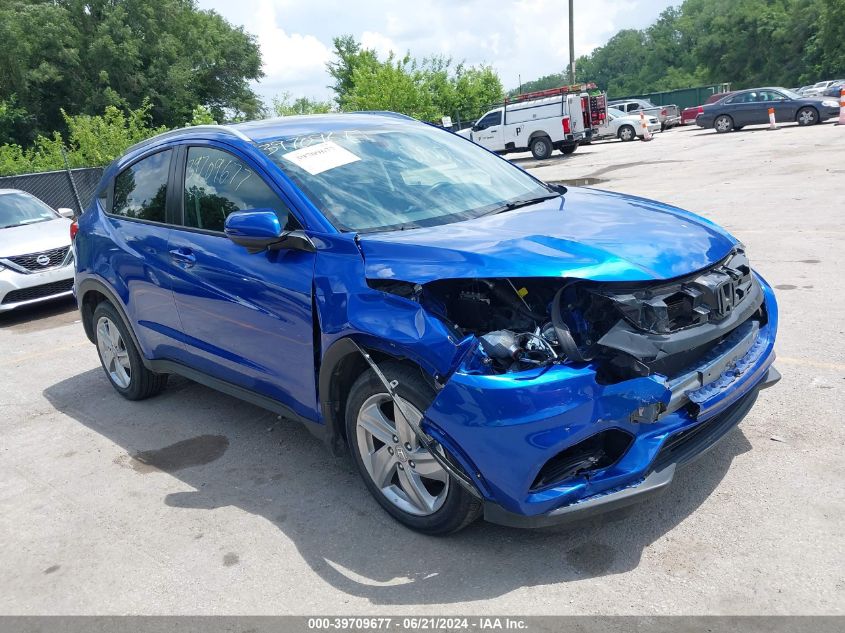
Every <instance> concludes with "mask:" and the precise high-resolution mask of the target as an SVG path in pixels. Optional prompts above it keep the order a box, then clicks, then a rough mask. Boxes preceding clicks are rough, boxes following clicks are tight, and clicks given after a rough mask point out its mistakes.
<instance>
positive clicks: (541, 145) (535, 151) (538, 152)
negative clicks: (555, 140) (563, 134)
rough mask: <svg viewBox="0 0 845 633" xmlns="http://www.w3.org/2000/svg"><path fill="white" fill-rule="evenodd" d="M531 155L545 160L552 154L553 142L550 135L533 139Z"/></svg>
mask: <svg viewBox="0 0 845 633" xmlns="http://www.w3.org/2000/svg"><path fill="white" fill-rule="evenodd" d="M530 149H531V155H532V156H533V157H534V158H536V159H537V160H543V159H544V158H548V157H549V156H551V155H552V149H553V148H552V142H551V141H550V140H549V139H548V137H545V136H540V137H537V138H535V139H534V140H533V141H531V147H530Z"/></svg>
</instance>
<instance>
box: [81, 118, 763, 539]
mask: <svg viewBox="0 0 845 633" xmlns="http://www.w3.org/2000/svg"><path fill="white" fill-rule="evenodd" d="M74 249H75V251H76V255H77V262H76V266H77V269H76V295H77V299H78V302H79V306H80V312H81V321H82V326H83V327H84V328H85V333H86V334H87V336H88V338H89V339H90V340H91V342H92V343H94V344H96V347H97V351H98V353H99V356H100V360H101V361H102V364H103V368H104V371H105V375H106V377H107V379H108V380H109V382H110V383H111V385H112V386H113V387H114V389H115V390H116V391H117V392H118V393H119V394H120V395H121V396H123V397H125V398H127V399H129V400H140V399H142V398H146V397H148V396H152V395H154V394H156V393H158V392H160V391H161V390H162V389H163V388H164V387H165V384H166V382H167V377H168V374H180V375H183V376H187V377H188V378H191V379H193V380H196V381H198V382H201V383H203V384H205V385H209V386H211V387H214V388H216V389H220V390H222V391H224V392H226V393H228V394H231V395H233V396H236V397H239V398H243V399H244V400H247V401H249V402H252V403H255V404H257V405H260V406H262V407H265V408H267V409H269V410H271V411H275V412H277V413H278V414H280V415H283V416H285V417H287V418H290V419H293V420H300V421H302V422H303V423H304V424H305V425H307V426H308V427H309V428H310V429H311V430H312V431H313V432H314V433H315V434H316V435H317V436H319V437H321V438H323V439H324V440H325V442H326V444H327V446H328V447H330V448H331V450H333V451H334V452H335V453H337V454H342V453H344V452H345V451H346V450H347V447H348V450H349V451H350V452H351V454H352V459H353V460H354V463H355V466H356V468H357V470H358V471H359V472H360V474H361V476H362V478H363V480H364V482H365V484H366V486H367V488H368V489H369V490H370V492H371V493H372V494H373V496H374V497H375V499H376V500H377V501H378V503H379V504H381V506H382V507H383V508H384V509H385V511H386V512H388V513H389V514H390V515H391V516H393V517H394V518H395V519H397V520H398V521H400V522H402V523H403V524H405V525H406V526H409V527H411V528H413V529H416V530H419V531H422V532H426V533H432V534H439V533H447V532H452V531H455V530H459V529H461V528H462V527H464V526H466V525H468V524H469V523H470V522H472V521H473V520H475V519H476V518H478V517H479V516H481V515H483V516H484V517H485V518H486V519H488V520H490V521H493V522H498V523H502V524H506V525H517V526H526V527H527V526H539V525H549V524H555V523H560V522H562V521H565V520H568V519H571V518H576V517H579V516H580V517H583V516H587V515H591V514H594V513H597V512H601V511H603V510H608V509H612V508H618V507H621V506H623V505H627V504H629V503H632V502H634V501H637V500H640V499H644V498H646V497H648V496H650V495H652V494H654V493H656V492H658V491H660V490H662V489H663V488H664V487H666V486H667V485H668V484H669V483H670V482H671V481H672V478H673V475H674V473H675V471H676V469H677V468H679V467H681V466H682V465H683V464H685V463H687V462H688V461H691V460H692V459H693V458H694V457H696V456H697V455H699V454H700V453H702V452H703V451H705V450H707V449H708V448H709V447H710V446H712V445H713V444H714V443H715V442H716V441H717V440H719V439H720V438H721V437H722V436H723V435H724V434H725V433H727V432H728V431H729V430H730V429H731V428H732V427H734V426H735V425H736V424H737V423H738V422H739V421H740V419H741V418H742V417H743V416H744V415H745V414H746V413H747V412H748V410H749V409H750V408H751V407H752V405H753V404H754V401H755V399H756V398H757V393H758V391H759V390H760V389H762V388H764V387H766V386H769V385H771V384H773V383H774V382H775V381H776V380H777V378H778V374H777V371H776V370H775V369H774V368H773V366H772V362H773V360H774V351H773V346H774V342H775V333H776V330H777V323H778V312H777V306H776V302H775V296H774V294H773V291H772V289H771V288H770V287H769V285H768V284H767V283H766V282H765V281H764V280H763V279H762V277H760V276H759V275H758V274H757V273H755V272H754V271H753V270H752V268H751V267H750V264H749V262H748V259H747V257H746V254H745V249H744V247H743V246H742V245H741V244H740V243H739V242H738V241H737V240H736V239H735V238H734V237H732V236H731V235H729V234H728V233H727V232H726V231H725V230H724V229H721V228H719V227H718V226H716V225H715V224H713V223H712V222H710V221H709V220H705V219H702V218H700V217H697V216H695V215H693V214H692V213H688V212H686V211H682V210H681V209H678V208H675V207H672V206H669V205H666V204H662V203H659V202H653V201H649V200H646V199H643V198H639V197H628V196H625V195H622V194H619V193H612V192H604V191H597V190H591V189H580V188H571V189H569V190H567V189H566V188H565V187H562V186H553V185H547V184H544V183H543V182H541V181H539V180H537V179H536V178H534V177H532V176H531V175H529V174H527V173H526V172H524V171H523V170H521V169H519V168H518V167H516V166H514V165H512V164H511V163H509V162H508V161H506V160H505V159H504V158H502V157H499V156H497V155H495V154H493V153H491V152H489V151H487V150H485V149H483V148H481V147H479V146H478V145H476V144H474V143H472V142H470V141H468V140H467V139H464V138H462V137H460V136H458V135H456V134H453V133H451V132H449V131H446V130H443V129H441V128H437V127H434V126H429V125H425V124H423V123H420V122H417V121H415V120H413V119H410V118H408V117H404V116H401V115H393V114H385V113H381V114H379V113H358V114H334V115H317V116H306V117H285V118H283V119H276V120H269V121H268V120H264V121H256V122H252V123H243V124H238V125H233V126H198V127H191V128H187V129H183V130H176V131H171V132H167V133H165V134H162V135H160V136H157V137H154V138H152V139H150V140H148V141H145V142H143V143H140V144H138V145H135V146H134V147H132V148H130V149H129V150H128V151H127V152H126V154H125V155H124V156H122V157H121V158H119V159H117V160H116V161H115V162H114V163H112V165H110V166H109V167H108V168H107V169H106V170H105V173H104V175H103V179H102V181H101V183H100V185H99V187H98V189H97V192H96V195H95V197H94V201H93V202H92V203H91V205H90V206H89V207H88V209H87V210H86V211H85V213H84V214H83V215H82V216H81V217H80V218H79V219H78V234H77V235H76V238H75V243H74ZM288 485H290V486H295V482H291V481H289V482H288ZM327 485H336V484H332V482H327Z"/></svg>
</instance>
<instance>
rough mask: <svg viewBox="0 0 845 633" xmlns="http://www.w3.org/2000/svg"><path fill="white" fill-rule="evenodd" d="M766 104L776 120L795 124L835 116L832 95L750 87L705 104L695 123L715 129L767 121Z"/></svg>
mask: <svg viewBox="0 0 845 633" xmlns="http://www.w3.org/2000/svg"><path fill="white" fill-rule="evenodd" d="M769 108H774V110H775V119H776V120H777V121H780V122H781V123H783V122H787V121H789V122H792V121H795V122H797V123H798V125H815V124H816V123H818V122H820V121H824V120H826V119H830V118H833V117H837V116H839V102H838V101H835V100H833V99H829V98H823V97H802V96H801V95H799V94H797V93H794V92H792V91H791V90H787V89H786V88H752V89H750V90H740V91H738V92H735V93H733V94H732V95H730V96H728V97H725V98H724V99H722V100H721V101H718V102H716V103H713V104H710V105H705V106H704V111H703V112H702V113H701V114H699V115H698V116H697V117H696V119H695V123H696V125H698V126H699V127H703V128H710V127H712V128H714V129H715V130H716V131H717V132H719V133H723V132H730V131H731V130H741V129H742V128H744V127H745V126H746V125H761V124H764V123H768V122H769Z"/></svg>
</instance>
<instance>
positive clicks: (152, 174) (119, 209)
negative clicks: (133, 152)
mask: <svg viewBox="0 0 845 633" xmlns="http://www.w3.org/2000/svg"><path fill="white" fill-rule="evenodd" d="M172 154H173V152H172V150H169V149H168V150H164V151H163V152H158V153H156V154H153V155H152V156H147V157H146V158H143V159H141V160H139V161H138V162H137V163H133V164H132V165H130V166H129V167H127V168H126V169H124V170H123V171H122V172H120V173H119V174H118V175H117V177H116V178H115V179H114V196H113V202H112V208H111V212H112V213H113V214H114V215H120V216H123V217H126V218H133V219H136V220H147V221H150V222H165V218H166V215H165V208H166V206H167V205H166V202H167V177H168V174H169V172H170V158H171V155H172Z"/></svg>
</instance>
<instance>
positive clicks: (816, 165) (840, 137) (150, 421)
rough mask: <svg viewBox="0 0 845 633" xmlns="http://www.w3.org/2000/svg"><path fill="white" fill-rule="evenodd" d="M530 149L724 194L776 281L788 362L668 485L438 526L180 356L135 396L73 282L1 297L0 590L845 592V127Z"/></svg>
mask: <svg viewBox="0 0 845 633" xmlns="http://www.w3.org/2000/svg"><path fill="white" fill-rule="evenodd" d="M515 161H516V162H518V163H519V164H521V165H522V166H523V167H525V168H528V169H531V170H532V171H533V173H535V174H536V175H537V176H539V177H541V178H544V179H547V180H564V181H576V180H577V181H579V182H583V179H589V180H588V181H587V182H591V183H594V184H595V186H598V187H601V188H605V189H612V190H615V191H624V192H629V193H634V194H638V195H642V196H647V197H653V198H656V199H659V200H664V201H667V202H671V203H674V204H677V205H679V206H682V207H685V208H687V209H690V210H692V211H695V212H699V213H701V214H703V215H705V216H707V217H709V218H712V219H713V220H715V221H717V222H719V223H721V224H723V225H724V226H726V227H727V228H728V229H730V230H731V231H732V232H733V233H734V234H735V235H737V236H738V237H739V238H740V239H741V240H743V242H744V243H745V244H746V245H747V247H748V253H749V255H750V258H751V261H752V263H753V264H754V265H755V266H756V268H757V269H758V270H759V271H760V272H761V273H762V274H763V275H764V276H765V277H766V278H767V279H768V280H769V281H770V283H772V284H773V285H774V286H775V288H776V289H777V292H778V298H779V301H780V308H781V331H780V338H779V342H778V355H779V360H778V361H777V366H778V368H779V369H780V371H781V373H782V374H783V380H782V381H781V383H780V384H779V385H778V386H777V387H775V388H774V389H770V390H768V391H765V392H763V393H762V394H761V396H760V399H759V400H758V403H757V405H756V407H755V408H754V409H753V410H752V412H751V413H750V415H749V416H748V417H747V418H746V419H745V421H744V422H743V423H742V424H741V426H740V427H739V428H738V429H736V430H734V431H733V432H731V433H730V434H729V435H728V436H727V437H726V438H725V440H724V441H723V442H722V443H721V444H720V445H719V446H718V447H717V448H715V449H714V450H713V451H711V452H710V453H708V454H707V455H706V456H705V457H703V458H702V459H701V460H699V461H698V462H696V463H695V465H694V466H692V467H690V468H688V469H686V470H684V471H682V472H681V473H680V475H679V476H678V477H677V478H676V480H675V482H674V484H673V485H672V487H671V489H670V490H669V491H668V492H667V493H666V494H665V495H663V496H662V497H660V498H658V499H655V500H653V501H650V502H647V503H644V504H642V505H640V506H637V507H635V508H634V509H632V510H628V511H625V512H624V514H616V515H612V516H610V517H608V518H606V519H604V520H603V521H600V522H599V521H593V522H589V523H581V524H577V525H572V526H569V527H567V528H558V529H554V530H548V531H518V530H511V529H506V528H501V527H497V526H493V525H487V524H483V523H478V524H477V525H475V526H473V527H471V528H470V529H467V530H466V531H464V532H462V533H460V534H458V535H455V536H452V537H449V538H428V537H424V536H419V535H416V534H414V533H412V532H409V531H408V530H406V529H403V528H402V527H400V526H398V525H397V524H395V523H394V522H393V521H392V520H390V519H389V518H388V517H387V516H386V515H385V514H384V513H383V512H382V511H381V510H380V508H379V507H378V506H377V504H376V503H375V501H373V500H372V499H371V498H370V496H369V494H368V493H367V491H366V490H365V488H364V486H363V484H362V483H361V482H360V481H359V480H358V476H357V474H356V473H355V472H354V471H353V469H352V465H351V463H350V462H349V461H348V460H345V459H337V458H333V457H330V456H329V455H328V454H327V453H326V451H325V450H324V448H323V447H322V445H321V444H320V443H319V442H318V441H317V440H315V439H313V438H312V437H311V436H310V435H309V434H308V432H307V431H306V430H304V429H302V428H300V427H298V426H297V425H295V424H292V423H289V422H286V421H283V420H279V419H277V418H276V416H274V415H272V414H269V413H266V412H264V411H262V410H260V409H257V408H255V407H252V406H250V405H247V404H244V403H241V402H239V401H236V400H234V399H232V398H229V397H227V396H224V395H221V394H219V393H216V392H213V391H210V390H209V389H206V388H204V387H201V386H199V385H196V384H193V383H190V382H188V381H185V380H174V381H173V382H172V384H171V386H170V387H169V388H168V390H167V391H166V392H165V393H164V394H162V395H161V396H160V397H157V398H154V399H151V400H148V401H145V402H141V403H130V402H126V401H124V400H123V399H121V398H120V397H119V396H118V395H117V394H116V393H115V392H114V391H113V390H112V388H111V387H110V386H109V384H108V383H107V382H106V378H105V376H104V375H103V373H102V370H101V369H100V367H99V363H98V360H97V355H96V352H95V349H94V347H93V346H92V345H91V344H90V343H89V342H88V341H87V339H86V338H85V336H84V334H83V331H82V327H81V325H80V323H79V321H78V313H77V312H76V311H75V310H74V308H73V305H72V304H71V303H67V302H64V303H59V304H53V305H49V306H45V307H41V308H38V309H33V310H28V311H25V312H21V313H17V314H12V315H5V316H0V352H2V353H0V543H2V547H0V589H2V591H0V613H5V614H124V613H134V614H200V613H208V614H246V613H251V614H312V613H327V612H329V613H335V614H365V613H379V614H386V613H426V614H445V615H453V614H491V613H495V614H599V613H601V614H630V613H636V614H654V613H672V614H702V613H715V614H820V613H826V614H841V613H842V612H843V605H845V587H843V573H842V570H843V569H845V556H843V543H845V538H843V526H845V520H843V519H845V513H843V509H845V486H843V481H845V463H843V457H842V451H843V446H845V432H844V431H843V425H842V413H841V411H842V408H843V405H845V397H844V396H845V346H844V345H843V340H844V339H843V329H845V282H843V270H845V268H844V267H843V264H844V263H845V262H843V251H845V203H843V198H842V194H843V185H845V127H837V126H834V125H832V124H825V125H820V126H816V127H814V128H808V129H804V128H801V129H799V128H797V127H796V126H794V125H793V126H785V127H784V128H783V129H781V130H780V131H777V132H769V131H766V130H765V129H764V128H758V129H746V130H744V131H742V132H736V133H732V134H728V135H719V136H717V135H716V134H715V133H713V132H712V131H707V132H703V131H701V130H699V129H697V128H692V129H690V128H683V129H676V130H671V131H669V132H665V133H662V134H658V135H657V137H656V138H655V140H654V141H652V142H650V143H643V142H633V143H620V142H617V141H610V142H603V143H596V144H594V145H592V146H589V147H582V148H579V150H578V151H577V152H576V153H575V154H573V155H572V156H569V157H565V158H564V157H557V155H556V156H555V157H554V158H552V159H550V160H549V161H547V162H544V163H542V164H538V163H537V162H536V161H532V160H531V159H530V157H528V158H525V157H516V158H515ZM538 229H539V230H541V229H542V227H538ZM774 438H777V439H774ZM180 442H181V443H180ZM177 443H180V444H178V445H177V446H176V447H175V448H171V449H169V450H167V451H164V452H161V451H159V452H158V453H156V454H157V455H158V457H159V458H162V457H164V458H165V459H164V462H163V467H162V469H155V468H152V467H150V466H149V465H147V464H145V463H144V462H143V461H142V458H143V455H139V453H143V452H144V451H158V450H159V449H162V448H165V447H170V446H172V445H174V444H177ZM136 458H137V459H136Z"/></svg>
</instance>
